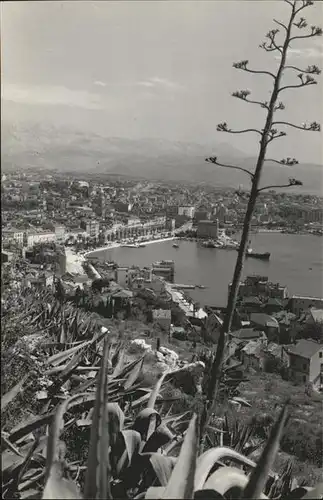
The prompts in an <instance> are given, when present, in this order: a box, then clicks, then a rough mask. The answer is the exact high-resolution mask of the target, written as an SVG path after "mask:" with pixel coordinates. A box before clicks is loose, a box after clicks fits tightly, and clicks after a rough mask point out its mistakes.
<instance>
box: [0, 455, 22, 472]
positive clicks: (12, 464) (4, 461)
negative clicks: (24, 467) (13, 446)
mask: <svg viewBox="0 0 323 500" xmlns="http://www.w3.org/2000/svg"><path fill="white" fill-rule="evenodd" d="M24 460H25V457H24V456H17V455H15V454H14V453H12V452H11V451H10V452H9V451H4V452H2V454H1V471H2V474H4V473H5V472H10V473H12V472H13V471H14V470H15V469H16V468H17V467H20V466H21V464H22V463H23V462H24Z"/></svg>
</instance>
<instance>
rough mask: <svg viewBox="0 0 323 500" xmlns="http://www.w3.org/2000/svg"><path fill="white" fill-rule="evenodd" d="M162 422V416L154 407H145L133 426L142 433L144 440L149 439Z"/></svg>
mask: <svg viewBox="0 0 323 500" xmlns="http://www.w3.org/2000/svg"><path fill="white" fill-rule="evenodd" d="M160 424H161V417H160V415H159V413H158V412H157V411H156V410H154V409H152V408H145V409H143V410H141V412H140V413H139V414H138V415H137V418H136V420H135V422H134V424H133V426H132V428H133V430H135V431H138V432H139V433H140V435H141V438H142V440H143V441H148V439H149V438H150V436H151V434H152V433H153V432H155V430H156V429H157V428H158V427H159V425H160Z"/></svg>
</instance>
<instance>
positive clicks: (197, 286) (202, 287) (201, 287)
mask: <svg viewBox="0 0 323 500" xmlns="http://www.w3.org/2000/svg"><path fill="white" fill-rule="evenodd" d="M195 286H196V288H200V289H201V290H204V288H205V286H204V285H195Z"/></svg>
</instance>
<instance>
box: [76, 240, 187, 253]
mask: <svg viewBox="0 0 323 500" xmlns="http://www.w3.org/2000/svg"><path fill="white" fill-rule="evenodd" d="M176 239H178V237H177V236H170V237H169V238H159V239H156V240H149V241H142V242H141V243H142V244H143V245H151V244H153V243H162V242H164V241H172V240H176ZM138 243H140V242H139V241H138ZM126 244H127V243H112V244H111V245H107V246H105V247H100V248H95V249H94V250H89V251H88V252H85V253H83V254H82V255H83V257H85V258H86V257H87V256H89V255H92V256H93V255H94V254H95V253H98V252H104V251H105V250H112V249H114V248H119V247H121V246H122V245H126Z"/></svg>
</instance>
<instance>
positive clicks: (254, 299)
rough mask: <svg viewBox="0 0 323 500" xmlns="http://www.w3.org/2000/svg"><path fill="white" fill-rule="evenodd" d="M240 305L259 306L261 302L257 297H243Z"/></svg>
mask: <svg viewBox="0 0 323 500" xmlns="http://www.w3.org/2000/svg"><path fill="white" fill-rule="evenodd" d="M242 304H257V305H258V304H259V305H260V304H261V300H260V299H259V298H258V297H244V298H243V300H242Z"/></svg>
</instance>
